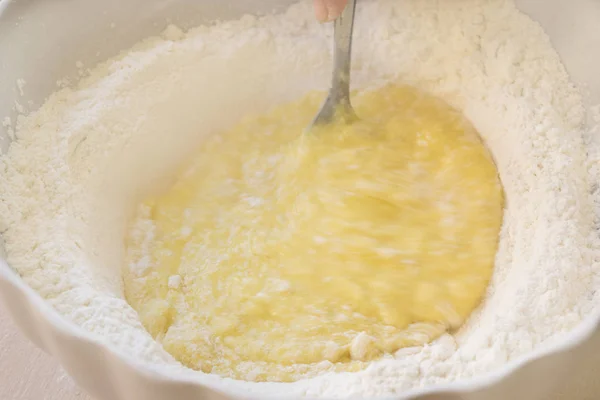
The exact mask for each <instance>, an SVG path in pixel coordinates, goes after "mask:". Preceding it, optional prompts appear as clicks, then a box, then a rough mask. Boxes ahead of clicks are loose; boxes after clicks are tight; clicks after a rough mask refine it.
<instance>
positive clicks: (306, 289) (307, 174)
mask: <svg viewBox="0 0 600 400" xmlns="http://www.w3.org/2000/svg"><path fill="white" fill-rule="evenodd" d="M321 101H322V95H321V94H310V95H308V96H307V97H305V98H303V99H301V100H299V101H297V102H294V103H292V104H288V105H283V106H279V107H277V108H275V109H274V110H272V111H271V112H269V113H267V114H265V115H260V116H254V117H249V118H247V119H245V120H243V121H241V122H240V123H239V124H238V125H237V126H235V127H234V128H233V129H231V130H229V131H227V132H223V133H221V134H219V135H215V136H213V137H210V138H208V139H207V140H206V141H205V143H204V144H203V145H202V146H201V148H200V149H199V152H198V156H197V157H196V158H195V159H194V160H193V163H192V164H191V166H189V167H188V168H187V169H186V170H185V172H184V173H183V174H182V175H181V176H180V178H179V180H178V181H177V183H176V184H175V185H174V186H173V187H172V188H171V189H170V190H169V191H168V192H167V193H164V194H163V195H161V196H160V197H157V198H153V199H150V200H148V201H146V202H145V203H144V204H143V205H142V206H141V207H140V210H139V215H138V219H137V222H136V223H135V224H134V226H133V227H132V229H131V234H130V236H129V238H128V243H127V245H128V256H127V257H128V260H127V262H128V265H129V268H127V270H126V272H125V275H124V282H125V292H126V296H127V299H128V301H129V302H130V304H131V305H132V306H133V307H134V308H135V309H136V310H137V311H138V313H139V315H140V316H141V319H142V322H143V324H144V326H145V327H146V329H147V330H148V331H149V332H150V333H151V334H152V335H153V336H154V337H155V338H156V340H158V341H159V342H161V343H162V345H163V346H164V348H165V349H166V350H167V351H168V352H169V353H171V354H172V355H173V356H174V357H175V358H176V359H177V360H179V361H180V362H181V363H183V364H184V365H186V366H188V367H190V368H194V369H198V370H202V371H205V372H208V373H215V374H219V375H222V376H225V377H231V378H237V379H244V380H252V381H282V382H288V381H294V380H297V379H300V378H304V377H309V376H314V375H316V374H318V373H319V372H322V371H355V370H358V369H361V368H363V367H364V366H365V365H366V364H367V363H368V362H369V361H372V360H375V359H378V358H380V357H382V356H384V355H386V354H393V353H394V352H396V351H397V350H399V349H401V348H404V347H409V346H417V345H422V344H425V343H428V342H430V341H432V340H433V339H435V338H436V337H438V336H439V335H441V334H442V333H444V332H446V331H451V330H453V329H456V328H458V327H459V326H460V325H461V324H462V323H463V322H464V321H465V320H466V318H468V316H469V315H470V313H471V312H472V311H473V310H474V309H475V308H476V307H477V306H478V304H479V302H480V301H481V299H482V297H483V295H484V294H485V291H486V288H487V284H488V281H489V279H490V277H491V274H492V271H493V266H494V257H495V253H496V249H497V242H498V236H499V230H500V226H501V223H502V210H503V193H502V188H501V185H500V182H499V179H498V176H497V171H496V168H495V165H494V162H493V160H492V159H491V157H490V155H489V154H488V152H487V150H486V148H485V146H484V145H483V144H482V142H481V140H480V138H479V136H478V134H477V132H476V131H475V129H474V128H473V127H472V126H471V125H470V124H469V122H467V121H466V120H465V119H464V117H463V116H462V115H461V114H460V113H459V112H457V111H456V110H454V109H452V108H451V107H450V106H448V105H447V104H445V103H444V102H442V101H441V100H439V99H436V98H434V97H431V96H429V95H427V94H425V93H423V92H421V91H419V90H417V89H414V88H411V87H399V86H393V85H390V86H385V87H382V88H379V89H376V90H373V91H369V92H362V93H359V94H357V95H356V97H355V100H354V103H355V107H356V110H357V113H358V115H359V117H360V118H361V120H360V121H359V122H357V123H355V124H352V125H348V126H342V125H336V124H334V125H332V126H326V127H323V128H319V129H316V130H312V131H310V132H305V128H306V126H307V125H308V124H309V123H310V121H311V120H312V118H313V117H314V115H315V113H316V111H317V110H318V108H319V105H320V103H321ZM139 224H146V228H147V227H148V225H151V226H152V229H150V230H148V229H136V227H139ZM142 232H146V233H147V232H151V234H142Z"/></svg>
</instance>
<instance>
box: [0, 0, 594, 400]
mask: <svg viewBox="0 0 600 400" xmlns="http://www.w3.org/2000/svg"><path fill="white" fill-rule="evenodd" d="M0 1H1V0H0ZM0 283H4V284H8V285H9V286H10V287H11V288H12V289H14V290H17V291H19V292H21V293H22V294H23V295H24V296H25V299H26V300H27V302H28V303H29V304H28V305H29V307H30V308H29V310H31V309H34V310H37V311H39V316H40V317H41V318H42V319H43V320H44V322H46V323H47V324H48V325H49V327H50V328H52V329H54V330H55V331H56V333H58V334H60V335H62V336H66V337H68V338H69V340H74V341H77V342H78V343H79V344H80V345H85V346H89V347H92V348H95V349H96V350H97V351H100V352H102V353H104V354H105V355H108V356H110V357H111V358H112V359H113V360H112V361H113V362H114V361H118V362H119V363H120V364H121V365H120V366H121V367H122V368H124V369H125V370H127V371H128V372H129V373H133V374H135V375H137V376H138V377H139V378H142V379H143V380H151V381H153V382H155V383H159V384H168V385H192V386H195V387H196V389H210V390H215V391H217V392H221V393H222V394H224V395H230V396H235V397H236V398H247V399H252V398H257V397H252V396H250V397H249V396H248V393H247V392H244V391H242V390H241V389H236V388H235V387H232V386H231V385H228V384H227V382H228V379H223V381H221V382H218V381H217V382H215V384H212V383H205V382H201V381H200V380H199V379H194V378H193V377H192V376H191V375H184V376H182V375H180V374H178V373H177V372H176V371H173V370H170V369H168V368H166V369H165V370H164V371H158V370H157V369H156V368H153V366H152V365H151V364H148V363H144V362H141V361H140V360H138V359H136V358H135V357H132V356H129V355H128V354H126V353H124V352H121V351H118V350H117V349H115V348H114V346H111V345H110V344H107V343H106V342H105V341H103V340H102V339H101V337H99V336H98V335H95V334H92V333H90V332H88V331H86V330H85V329H84V328H82V327H80V326H79V325H77V324H75V323H74V322H71V321H69V320H68V319H66V318H65V317H63V316H62V315H60V314H59V313H58V311H56V310H55V309H54V308H53V307H52V306H51V305H50V304H49V303H47V302H46V301H45V300H44V299H43V298H42V297H41V296H40V295H39V294H38V293H37V292H35V291H34V290H33V289H32V288H31V287H29V286H28V285H27V284H26V283H25V282H24V281H23V280H22V278H21V277H20V276H18V274H17V273H16V272H15V271H14V270H12V269H11V268H10V267H9V266H8V264H7V263H6V261H5V260H3V259H0ZM0 295H1V296H0V297H2V300H3V302H4V303H5V305H6V306H7V309H8V311H9V313H11V316H12V313H13V312H14V310H13V309H12V307H11V303H12V302H11V301H8V299H7V298H6V295H7V291H4V290H0ZM12 300H14V299H12ZM13 320H15V318H14V317H13ZM17 325H19V328H20V329H21V331H23V330H24V328H23V327H22V326H21V325H20V324H18V322H17ZM599 325H600V310H595V312H594V313H593V314H592V315H590V316H588V317H587V318H585V319H584V320H583V321H582V322H581V323H580V324H579V325H578V326H577V327H575V328H574V329H573V330H571V331H570V332H567V333H565V335H564V336H563V337H562V338H560V339H559V340H556V342H555V343H553V344H552V345H542V346H541V347H539V348H538V349H536V350H533V351H532V352H530V353H528V354H525V355H523V356H521V357H518V358H516V359H515V360H512V361H509V362H508V363H506V364H504V365H503V366H501V367H499V368H497V369H495V370H492V371H489V372H486V373H483V374H482V375H480V376H476V377H472V378H467V379H464V380H458V381H454V382H447V383H443V384H439V385H433V386H429V387H424V388H417V389H412V390H407V391H406V392H403V393H402V394H400V395H398V396H395V397H389V398H390V399H394V400H411V399H418V398H421V397H423V396H431V395H461V394H465V393H471V392H475V391H478V390H483V389H486V388H489V387H491V386H493V385H495V384H498V383H499V382H500V381H502V380H504V379H506V378H508V377H509V376H511V375H514V374H515V373H517V372H518V371H519V370H521V369H522V368H524V367H526V366H527V365H529V364H531V363H533V362H535V361H537V360H540V359H543V358H545V357H547V356H550V355H554V354H557V353H564V352H568V351H570V350H573V349H574V348H576V347H579V346H582V345H584V343H585V342H587V341H589V340H590V339H591V337H592V336H593V334H594V333H595V332H596V331H597V330H598V328H599ZM36 328H37V329H38V331H39V330H40V329H41V328H40V327H39V326H38V327H36ZM55 347H56V346H50V349H45V350H46V351H47V352H48V353H50V354H51V355H53V356H55V357H56V356H58V354H57V353H58V352H57V351H56V349H55ZM57 358H59V361H60V357H57ZM65 367H66V365H65ZM190 371H191V372H192V373H193V372H197V373H198V374H202V372H199V371H193V370H191V369H190ZM204 375H205V376H207V375H210V374H204ZM198 376H200V375H198ZM229 381H231V380H229ZM83 388H84V389H85V387H83ZM260 397H261V398H273V399H275V398H277V399H281V395H275V394H272V395H271V394H264V395H263V394H261V395H260ZM289 399H293V397H290V398H289Z"/></svg>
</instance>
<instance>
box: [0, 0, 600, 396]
mask: <svg viewBox="0 0 600 400" xmlns="http://www.w3.org/2000/svg"><path fill="white" fill-rule="evenodd" d="M308 3H309V2H307V1H304V2H302V4H298V5H295V6H293V7H291V8H290V9H289V10H288V11H286V12H285V13H283V14H280V15H272V16H266V17H262V18H255V17H250V16H246V17H243V18H241V19H240V20H238V21H232V22H223V23H218V24H216V25H214V26H210V27H200V28H197V29H194V30H192V31H190V32H188V33H183V32H181V31H180V30H179V29H177V28H175V27H170V28H169V29H167V31H166V32H165V33H164V34H163V36H162V37H156V38H151V39H148V40H147V41H145V42H144V43H140V44H139V45H137V46H136V47H134V48H133V49H130V50H128V51H127V52H125V53H123V54H122V55H121V56H119V57H117V58H115V59H113V60H110V61H108V62H106V63H104V64H102V65H99V66H97V67H95V68H94V69H93V70H91V71H90V73H89V76H88V77H87V78H85V79H83V80H82V81H81V82H80V83H79V84H78V86H77V87H76V88H73V89H62V90H59V91H58V92H57V93H55V94H54V95H52V96H51V97H50V98H49V99H48V100H47V102H46V103H45V104H44V106H43V107H41V109H40V110H39V111H37V112H34V113H32V114H30V115H27V116H22V117H20V119H19V121H18V124H17V127H16V130H15V135H16V138H17V140H16V141H15V142H14V143H13V144H12V146H11V148H10V150H9V151H8V153H7V154H5V155H3V156H2V158H1V160H0V230H1V231H2V236H3V238H4V240H5V243H6V250H7V253H8V261H9V263H10V265H11V266H12V267H13V268H14V269H16V270H17V271H18V272H19V274H20V275H21V276H22V277H23V279H24V280H25V281H26V282H27V283H28V284H29V285H30V286H31V287H32V288H33V289H35V290H36V291H37V292H38V293H39V294H40V295H41V296H43V297H44V298H45V299H47V301H48V302H49V303H51V304H52V305H53V306H54V308H56V310H57V311H58V312H59V313H61V314H62V315H63V316H64V317H65V318H67V319H69V320H71V321H73V322H74V323H75V324H77V325H79V326H80V327H81V328H83V329H84V330H86V331H87V332H89V333H90V334H92V335H94V336H95V337H96V338H98V339H99V340H102V341H103V342H104V343H106V345H107V346H110V347H112V348H113V349H114V350H115V351H117V352H120V353H122V354H125V355H129V356H132V355H133V356H135V357H136V358H137V359H138V360H140V361H141V362H144V363H146V364H147V365H148V366H149V367H151V368H153V369H156V370H159V371H164V372H165V373H172V372H176V373H178V374H180V375H181V376H188V377H191V378H193V379H196V380H197V381H200V382H204V383H213V384H217V383H223V380H222V379H221V378H218V377H216V376H212V375H206V374H202V373H200V372H194V371H191V370H188V369H185V368H184V367H182V366H180V365H179V364H178V363H177V362H176V361H175V360H173V359H172V358H171V357H170V356H169V355H168V354H167V353H166V352H165V351H164V350H163V349H162V348H161V347H160V345H159V344H157V343H156V342H154V341H153V340H152V338H151V337H150V335H148V334H147V333H146V332H145V331H144V329H143V327H142V325H141V323H140V322H139V319H138V317H137V315H136V313H135V312H134V311H133V310H132V309H131V308H130V307H129V305H128V304H127V303H126V302H125V300H124V299H123V294H122V285H121V278H120V270H121V267H122V262H123V239H122V238H123V237H124V229H125V227H126V225H127V223H128V219H129V218H130V217H131V215H132V212H133V210H134V209H135V206H136V204H137V202H138V201H139V200H140V199H141V198H143V197H145V196H146V195H148V194H150V193H151V192H153V191H156V190H161V189H162V188H164V187H165V185H168V184H169V183H170V182H171V181H172V179H173V176H174V172H176V170H177V167H178V165H179V164H180V163H181V162H182V160H184V159H185V158H187V157H189V156H190V155H191V154H193V152H194V148H195V147H196V145H197V144H198V143H200V141H201V140H202V138H203V137H205V136H206V135H208V134H212V133H214V132H218V131H219V130H222V129H226V128H228V127H229V126H231V125H232V124H233V123H235V122H236V121H237V120H239V118H241V117H243V115H245V114H247V113H253V112H264V111H266V110H267V109H268V108H270V107H272V106H273V105H275V104H279V103H282V102H285V101H288V100H291V99H294V98H297V97H299V96H301V95H302V94H304V93H306V92H307V91H308V90H312V89H322V88H325V87H326V86H327V83H328V80H329V79H328V78H329V70H330V62H331V52H330V40H331V32H330V31H329V28H323V27H321V26H319V25H317V24H316V22H314V21H313V17H312V10H311V8H310V4H308ZM356 35H357V37H356V47H355V64H354V75H353V79H354V83H355V85H356V87H357V88H366V87H371V86H376V85H379V84H381V83H383V82H387V81H390V80H396V81H401V82H403V83H409V84H413V85H416V86H419V87H421V88H424V89H426V90H429V91H430V92H432V93H433V94H435V95H437V96H440V97H442V98H444V99H445V100H447V101H448V102H450V103H451V104H453V105H454V106H456V107H457V108H459V109H461V110H463V112H464V113H465V114H466V115H467V117H468V118H469V119H470V120H471V121H472V122H473V123H474V124H475V126H476V127H477V128H478V129H479V131H480V132H481V134H482V136H483V137H484V139H485V141H486V143H487V145H488V146H489V148H490V150H491V152H492V153H493V155H494V157H495V159H496V161H497V164H498V168H499V171H500V175H501V179H502V181H503V184H504V186H505V191H506V198H507V209H506V213H505V221H504V226H503V230H502V238H501V243H500V249H499V252H498V256H497V267H496V271H495V275H494V278H493V282H492V285H491V287H490V289H489V293H488V296H487V298H486V300H485V302H484V304H483V305H482V307H481V308H480V310H478V311H477V312H476V313H475V314H474V315H473V316H472V318H471V320H470V321H469V323H468V324H467V325H466V326H465V327H464V328H463V329H462V330H461V331H460V332H458V333H457V334H456V335H454V336H451V335H445V336H443V337H442V338H440V339H439V340H437V341H436V342H434V343H432V344H430V345H428V346H424V347H419V348H410V349H403V350H401V351H400V352H399V353H397V354H395V355H393V356H388V357H387V358H385V359H383V360H381V361H378V362H375V363H373V364H372V365H371V366H370V367H369V368H367V369H366V370H365V371H362V372H359V373H353V374H349V373H347V374H333V373H329V374H325V375H323V376H320V377H318V378H314V379H310V380H304V381H299V382H296V383H292V384H275V383H247V382H233V381H227V383H228V384H230V385H235V387H236V388H238V389H243V390H247V391H250V392H254V393H287V394H289V395H306V396H327V397H350V396H356V395H362V396H378V395H391V394H395V393H398V392H401V391H404V390H407V389H411V388H416V387H422V386H424V385H431V384H436V383H442V382H448V381H451V380H456V379H461V378H467V377H473V376H477V375H481V374H483V373H485V372H487V371H490V370H493V369H494V368H496V367H499V366H501V365H502V364H504V363H506V362H507V361H510V360H514V359H516V358H518V357H520V356H523V355H525V354H527V353H528V352H530V351H531V350H533V349H536V348H539V347H540V346H543V345H547V344H549V343H552V342H553V341H555V340H557V339H559V338H560V337H561V336H562V335H563V334H564V333H566V332H568V331H569V330H571V329H572V328H573V327H575V326H576V325H577V324H579V323H580V322H581V321H582V320H583V319H584V318H585V316H586V315H589V314H590V312H591V311H593V309H594V307H595V304H598V300H599V299H598V295H596V294H595V293H596V290H597V289H598V288H600V281H599V276H600V268H599V266H598V248H599V243H598V239H597V238H596V234H595V230H594V228H595V224H596V216H595V210H594V196H593V195H592V194H591V193H593V192H594V190H593V189H594V188H593V182H592V179H591V178H590V177H591V172H590V171H592V170H591V167H590V166H591V164H592V163H593V161H596V160H591V159H590V157H589V156H588V151H587V149H586V146H585V144H584V143H585V134H584V132H583V121H584V117H585V115H584V114H585V112H584V107H583V103H582V99H581V98H580V95H579V93H578V91H577V89H576V88H575V87H574V85H573V84H572V83H571V82H570V80H569V77H568V75H567V73H566V71H565V69H564V68H563V66H562V65H561V62H560V60H559V58H558V56H557V54H556V53H555V51H554V50H553V49H552V47H551V44H550V42H549V40H548V38H547V37H546V35H545V34H544V33H543V31H542V29H541V28H540V27H539V26H538V25H537V24H536V23H534V22H533V21H531V20H530V19H529V18H528V17H526V16H525V15H523V14H521V13H520V12H519V11H518V10H517V9H516V8H515V6H514V5H513V3H512V2H511V1H508V0H468V1H467V0H457V1H422V0H403V1H399V0H378V1H374V2H365V3H364V4H361V6H360V8H359V12H358V21H357V32H356ZM590 154H592V153H591V152H590ZM593 154H597V153H593ZM232 387H233V386H232Z"/></svg>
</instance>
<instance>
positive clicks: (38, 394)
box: [0, 306, 93, 400]
mask: <svg viewBox="0 0 600 400" xmlns="http://www.w3.org/2000/svg"><path fill="white" fill-rule="evenodd" d="M0 400H93V399H92V398H91V397H90V396H88V395H87V394H85V393H84V392H83V391H82V390H81V389H79V388H78V387H77V386H76V385H75V383H74V382H73V381H72V380H71V378H70V377H69V376H68V375H67V374H66V373H65V372H64V371H63V370H62V368H60V366H59V365H58V363H57V362H56V361H54V360H53V359H52V358H51V357H50V356H48V355H47V354H46V353H44V352H42V351H41V350H39V349H38V348H37V347H35V346H34V345H33V344H31V343H30V342H29V341H28V340H27V339H26V338H25V337H23V335H22V334H21V332H19V331H18V330H17V328H16V327H15V326H14V325H13V323H12V321H11V320H10V319H9V317H8V316H7V315H6V313H5V312H4V310H3V309H2V308H1V306H0Z"/></svg>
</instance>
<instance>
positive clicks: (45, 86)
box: [0, 0, 600, 400]
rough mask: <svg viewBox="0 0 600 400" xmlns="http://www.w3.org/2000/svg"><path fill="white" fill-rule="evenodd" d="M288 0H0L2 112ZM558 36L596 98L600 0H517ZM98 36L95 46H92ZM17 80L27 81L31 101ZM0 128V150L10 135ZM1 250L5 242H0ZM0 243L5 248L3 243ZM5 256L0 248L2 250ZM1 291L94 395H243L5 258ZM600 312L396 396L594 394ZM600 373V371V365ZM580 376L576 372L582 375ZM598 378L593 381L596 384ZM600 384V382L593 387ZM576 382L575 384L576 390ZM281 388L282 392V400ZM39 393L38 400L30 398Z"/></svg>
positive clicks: (137, 399)
mask: <svg viewBox="0 0 600 400" xmlns="http://www.w3.org/2000/svg"><path fill="white" fill-rule="evenodd" d="M306 1H308V0H306ZM291 2H293V1H291V0H229V1H226V0H212V1H210V0H194V1H192V0H103V1H95V0H55V1H47V0H46V1H44V0H18V1H11V0H0V93H2V95H1V96H0V116H11V117H15V115H14V110H13V108H14V103H15V101H17V100H18V101H19V102H23V101H26V102H28V104H29V105H30V107H31V108H33V109H35V108H36V107H39V106H40V105H41V104H42V102H43V100H44V99H45V98H46V97H47V96H48V95H49V94H50V93H51V92H52V91H53V90H54V89H55V87H56V81H57V80H58V79H61V78H64V77H69V76H71V77H76V76H77V75H76V74H77V71H76V67H75V63H76V62H77V61H82V62H84V63H85V64H86V65H94V64H95V63H97V62H99V61H102V60H101V59H99V57H98V56H97V55H96V54H100V55H101V56H100V58H102V59H106V58H108V57H110V56H113V55H116V54H117V53H118V52H119V51H120V50H123V49H125V48H128V47H130V46H132V45H133V44H135V43H136V42H137V41H139V40H141V39H143V38H145V37H147V36H149V35H153V34H158V33H160V32H161V31H162V30H163V29H164V28H165V27H166V25H167V23H168V21H170V22H174V23H176V24H178V25H180V26H182V27H184V28H186V27H191V26H195V25H198V24H201V23H204V22H207V21H211V20H214V19H228V18H234V17H237V16H240V15H242V14H243V13H260V12H264V11H271V10H272V9H273V8H275V7H284V6H285V5H287V4H289V3H291ZM517 3H518V5H519V7H521V9H522V10H523V11H525V12H526V13H528V14H530V15H531V16H532V17H533V18H534V19H536V20H538V21H539V22H540V23H541V24H542V25H543V26H544V27H545V29H546V31H547V33H548V34H549V35H550V37H551V38H552V39H553V42H554V44H555V46H556V48H557V50H558V52H559V53H560V54H561V56H562V57H563V61H564V63H565V65H566V66H567V69H568V70H569V72H570V73H571V75H572V77H573V80H574V81H575V82H576V83H578V84H580V85H582V86H583V87H584V88H585V92H586V93H587V96H588V101H589V102H590V103H589V104H595V103H600V72H598V71H599V70H598V66H599V65H600V35H598V34H597V33H598V31H600V28H597V27H596V26H598V25H600V1H598V0H571V1H568V2H566V1H562V0H518V1H517ZM90 43H93V45H90ZM17 79H24V80H26V81H27V82H28V91H27V93H26V96H25V99H23V98H21V97H20V95H19V93H18V90H17V89H16V81H17ZM3 129H4V128H2V126H0V138H2V139H4V140H2V141H0V148H1V149H2V150H3V151H4V150H6V148H7V147H8V144H9V142H10V141H9V140H8V135H7V132H6V131H5V130H3ZM0 247H1V246H0ZM0 250H1V249H0ZM0 256H1V254H0ZM0 298H1V299H2V300H3V301H4V303H5V305H6V307H7V308H8V310H9V311H10V313H11V314H12V316H13V318H14V320H15V322H16V323H17V325H18V326H19V327H20V328H21V329H22V330H23V332H24V333H25V334H26V335H27V336H28V337H29V338H30V339H31V340H32V341H33V342H34V343H35V344H36V345H38V346H39V347H41V348H42V349H44V350H45V351H47V352H48V353H50V354H52V355H53V356H55V357H56V358H57V359H58V360H59V361H60V362H61V363H62V365H63V366H64V367H65V369H66V370H67V371H68V372H69V373H70V374H71V375H72V376H73V377H74V378H75V380H76V381H77V382H78V383H79V384H80V385H81V386H82V387H83V388H84V389H86V390H87V391H88V392H89V393H90V394H92V395H93V396H95V397H96V398H97V399H98V400H142V399H143V400H167V399H177V400H192V399H195V400H198V399H234V398H247V396H244V394H241V393H232V392H231V391H230V389H228V388H226V387H214V388H212V389H209V388H206V387H203V386H201V385H200V384H199V383H197V382H193V381H190V380H188V379H185V378H182V377H178V376H175V375H173V376H170V375H168V374H158V373H156V372H153V371H150V370H148V369H145V367H143V366H141V365H140V364H139V363H137V362H136V360H134V359H129V358H128V357H127V356H124V355H118V354H117V353H115V352H113V351H112V350H111V349H109V348H106V347H104V346H103V345H101V344H99V343H98V342H97V341H95V340H94V339H93V338H92V337H90V336H89V335H88V334H87V333H86V332H84V331H83V330H82V329H80V328H78V327H77V326H74V325H73V324H71V323H69V322H68V321H66V320H64V319H63V318H62V317H61V316H60V315H58V314H57V313H56V312H55V311H54V310H53V309H52V308H51V307H50V306H49V305H47V304H46V303H45V302H44V301H43V300H42V299H41V298H40V297H39V296H38V295H37V294H36V293H35V292H34V291H33V290H32V289H30V288H29V287H28V286H26V285H25V284H24V283H23V282H22V281H21V280H20V278H19V277H18V275H17V274H15V273H14V272H13V271H12V270H11V269H10V268H9V266H7V265H6V263H4V262H3V261H2V260H1V259H0ZM599 321H600V315H590V316H589V319H588V320H586V321H585V322H584V323H582V324H581V325H580V326H579V327H578V328H577V329H575V330H574V331H573V332H572V333H571V334H569V335H568V336H567V337H566V338H565V339H564V341H563V342H562V343H560V344H558V345H556V346H555V347H552V348H544V349H540V350H538V351H536V352H534V353H532V354H530V355H529V356H528V357H526V358H523V359H521V360H517V361H515V362H513V363H511V364H509V365H507V366H505V367H504V368H502V369H501V370H498V371H495V372H493V373H491V374H488V375H486V376H484V377H481V378H478V379H473V380H469V381H464V382H456V383H452V384H448V385H445V386H443V387H438V388H425V389H423V390H419V391H415V392H412V393H406V394H405V395H403V396H401V397H398V398H405V399H409V398H410V399H428V400H435V399H437V400H452V399H456V400H458V399H467V400H484V399H491V400H493V399H506V398H511V397H512V398H514V399H528V400H538V399H539V400H541V399H549V398H552V397H551V393H552V392H553V391H555V389H556V388H557V386H558V384H559V383H560V382H561V381H564V380H568V381H570V382H574V383H573V385H574V386H571V389H572V390H577V391H579V392H580V393H579V394H578V393H574V392H573V393H569V394H567V395H566V397H565V398H572V399H596V398H600V392H599V393H598V394H592V393H587V394H582V393H583V392H582V391H583V390H585V388H584V387H582V386H581V385H577V384H576V383H577V381H578V377H579V376H580V375H581V376H583V374H587V376H590V377H593V376H594V375H595V373H594V372H590V371H593V369H594V368H598V367H599V366H600V356H598V355H597V354H600V329H599V328H598V325H599V324H598V322H599ZM597 371H600V368H598V369H597ZM582 379H583V378H581V379H579V380H582ZM596 381H597V380H596V379H592V381H591V382H587V384H588V385H591V386H594V384H595V383H596ZM597 387H600V385H597ZM573 388H574V389H573ZM284 397H285V393H281V395H279V396H277V398H284ZM32 400H33V399H32Z"/></svg>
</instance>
